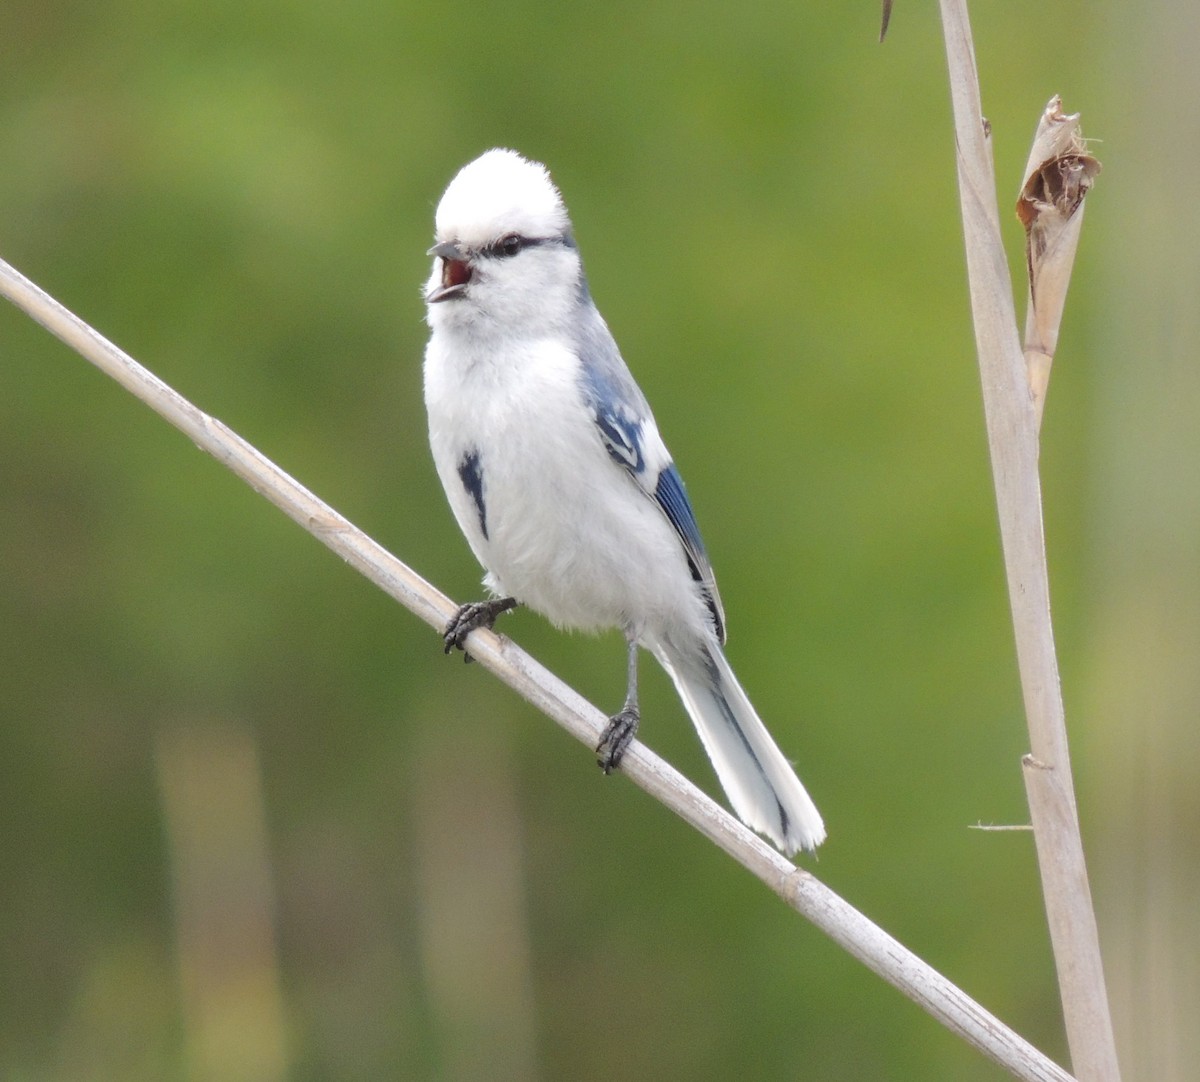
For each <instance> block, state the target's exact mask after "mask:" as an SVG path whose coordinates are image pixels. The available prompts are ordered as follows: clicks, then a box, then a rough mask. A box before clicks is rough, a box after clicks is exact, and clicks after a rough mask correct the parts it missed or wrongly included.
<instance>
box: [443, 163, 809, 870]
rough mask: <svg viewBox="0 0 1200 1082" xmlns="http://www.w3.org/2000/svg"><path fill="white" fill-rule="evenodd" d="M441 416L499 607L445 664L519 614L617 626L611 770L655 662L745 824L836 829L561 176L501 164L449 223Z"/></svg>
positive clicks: (461, 628) (451, 467)
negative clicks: (765, 705) (664, 432)
mask: <svg viewBox="0 0 1200 1082" xmlns="http://www.w3.org/2000/svg"><path fill="white" fill-rule="evenodd" d="M435 224H436V235H435V240H436V243H435V244H434V246H433V247H432V248H431V249H430V250H429V254H430V255H432V256H434V263H433V272H432V274H431V276H430V279H429V283H428V286H427V291H426V293H425V300H426V302H427V304H428V315H427V319H428V322H429V326H430V328H431V331H432V334H431V335H430V338H429V345H428V347H427V349H426V351H425V404H426V407H427V409H428V411H429V439H430V443H431V445H432V448H433V458H434V462H435V464H436V466H437V471H438V476H439V477H440V478H441V480H442V484H443V485H444V486H445V489H446V495H447V496H448V498H449V500H450V506H451V508H453V510H454V515H455V518H456V519H457V520H458V524H459V526H460V527H461V528H462V531H463V533H464V534H465V535H466V538H467V541H468V542H469V544H470V546H471V549H472V551H473V552H474V553H475V556H476V558H477V559H478V560H479V562H480V563H481V564H482V565H483V567H484V568H485V570H486V572H487V574H486V575H485V576H484V580H483V581H484V584H485V586H486V587H487V588H488V589H489V590H490V591H491V592H492V593H493V594H494V595H495V596H494V598H493V599H491V600H488V601H481V602H476V603H474V604H471V605H464V606H463V607H462V608H461V609H460V610H459V612H458V614H457V615H456V617H455V618H454V620H452V621H451V622H450V625H449V626H448V627H447V629H446V632H445V643H446V651H447V652H449V651H450V650H451V649H452V648H453V647H455V646H457V647H459V648H460V649H461V648H463V646H464V642H465V640H466V637H467V635H468V634H470V632H471V631H473V630H474V629H475V628H477V627H491V626H492V623H493V621H494V620H495V619H496V617H497V616H498V615H499V614H500V613H501V612H504V611H506V610H507V609H511V608H513V607H514V606H516V605H517V604H523V605H527V606H529V608H531V609H533V610H535V611H536V612H540V613H541V614H542V615H543V616H545V617H547V618H548V619H549V620H551V621H552V622H553V623H555V624H556V625H558V626H560V627H564V628H577V629H580V630H587V631H595V630H600V629H604V628H610V627H617V628H620V629H621V630H622V631H623V632H624V634H625V638H626V641H627V642H628V644H629V681H628V688H627V694H626V698H625V704H624V706H623V707H622V709H621V710H620V711H619V712H618V713H617V714H616V715H615V716H614V717H613V718H612V719H611V720H610V722H609V725H608V728H607V729H606V730H605V732H604V735H603V737H602V739H601V740H600V743H599V745H598V746H597V748H596V752H597V756H598V761H599V764H600V766H601V767H602V768H603V769H604V771H605V772H606V773H608V772H610V771H612V770H613V768H614V767H616V766H617V764H618V763H619V762H620V760H621V757H622V755H623V754H624V753H625V750H626V748H627V747H628V746H629V744H630V742H631V741H632V740H633V737H634V734H635V732H636V731H637V726H638V720H639V712H638V700H637V648H638V646H644V647H645V648H646V649H647V650H649V651H650V652H651V653H652V654H654V656H655V657H656V658H657V659H658V660H659V662H660V663H661V664H662V666H663V668H665V669H666V670H667V672H668V673H669V674H670V676H671V678H672V680H674V682H675V687H676V688H677V689H678V691H679V695H680V697H681V698H682V699H683V702H684V705H685V706H686V707H687V710H688V713H689V714H690V715H691V717H692V721H693V722H694V723H695V725H696V729H697V731H698V732H699V734H700V739H701V740H702V741H703V743H704V747H705V749H706V750H707V752H708V755H709V758H710V759H712V763H713V766H714V767H715V768H716V772H717V777H718V778H719V779H720V781H721V784H722V785H723V786H724V788H725V792H726V793H727V794H728V795H729V799H730V802H731V803H732V804H733V808H734V810H735V811H736V812H737V814H738V815H739V816H740V817H741V819H742V820H743V821H744V822H745V823H746V824H747V825H749V826H750V827H752V828H753V829H755V830H757V831H759V832H760V833H762V834H764V835H766V836H767V837H768V838H769V839H770V840H771V841H772V842H774V844H775V845H776V846H778V847H779V849H781V850H782V851H783V852H784V853H787V854H788V855H791V854H793V853H795V852H796V851H797V850H798V849H808V850H814V849H815V848H816V847H817V846H818V845H820V844H821V842H822V841H823V840H824V838H825V826H824V824H823V823H822V822H821V816H820V813H819V812H818V811H817V809H816V807H815V806H814V804H813V802H812V800H811V799H810V798H809V796H808V793H806V792H805V791H804V786H803V785H801V784H800V780H799V779H798V778H797V777H796V774H795V772H794V771H793V770H792V767H791V766H790V764H789V763H788V761H787V760H786V759H785V758H784V757H783V754H782V753H781V752H780V750H779V748H778V747H776V745H775V742H774V741H773V740H772V739H771V736H770V734H769V733H768V732H767V730H766V727H765V726H764V725H763V723H762V721H760V720H759V717H758V714H757V713H755V711H754V707H753V706H751V705H750V700H749V699H748V698H747V697H746V694H745V692H743V691H742V688H741V686H740V685H739V684H738V682H737V679H736V678H735V677H734V675H733V670H732V669H731V668H730V667H729V663H728V662H727V661H726V660H725V655H724V653H723V652H722V650H721V646H722V644H723V643H724V642H725V614H724V611H723V609H722V606H721V599H720V596H719V595H718V593H717V583H716V579H715V578H714V577H713V569H712V565H711V564H710V563H709V560H708V555H707V554H706V552H705V550H704V543H703V542H702V541H701V539H700V532H699V530H698V528H697V526H696V519H695V516H694V515H693V513H692V508H691V505H690V504H689V503H688V498H687V494H686V492H685V491H684V487H683V482H682V480H681V479H680V476H679V471H678V470H677V469H676V468H675V465H674V463H673V462H672V461H671V455H670V453H669V452H668V451H667V448H666V446H665V445H664V443H663V441H662V439H661V437H660V436H659V434H658V428H657V426H656V425H655V423H654V417H653V416H652V415H651V413H650V407H649V405H648V404H647V402H646V399H645V397H644V396H643V395H642V392H641V391H640V390H639V389H638V386H637V384H636V383H635V382H634V380H633V376H632V375H630V372H629V369H628V368H626V367H625V363H624V361H622V360H621V355H620V353H619V352H618V350H617V345H616V343H615V342H614V341H613V338H612V335H611V334H610V333H609V331H608V327H607V326H606V325H605V323H604V320H603V319H602V318H601V316H600V313H599V312H598V311H597V310H596V306H595V305H594V304H593V303H592V298H591V295H590V293H589V292H588V286H587V280H586V278H585V277H584V273H583V264H582V262H581V261H580V258H579V251H578V249H577V248H576V246H575V238H574V236H573V234H572V230H571V222H570V219H569V218H568V217H567V211H566V207H564V205H563V201H562V197H561V196H560V195H559V193H558V190H557V189H556V188H555V186H554V184H553V183H552V182H551V180H550V176H549V174H548V173H547V171H546V168H545V166H543V165H540V164H538V163H536V162H531V161H527V160H526V159H525V158H523V157H521V156H520V155H519V154H517V153H516V152H515V151H512V150H489V151H488V152H487V153H486V154H484V155H482V156H481V157H479V158H477V159H476V160H475V161H473V162H471V163H470V164H469V165H467V166H465V167H464V168H463V169H462V170H461V171H460V172H459V174H458V175H457V176H456V177H455V178H454V180H453V181H452V182H451V184H450V186H449V187H448V188H447V189H446V193H445V195H443V196H442V201H441V203H440V204H438V208H437V214H436V222H435Z"/></svg>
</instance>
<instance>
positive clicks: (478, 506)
mask: <svg viewBox="0 0 1200 1082" xmlns="http://www.w3.org/2000/svg"><path fill="white" fill-rule="evenodd" d="M458 476H459V478H460V480H461V481H462V483H463V488H465V489H466V490H467V495H469V496H470V497H471V499H473V500H474V501H475V510H476V511H478V512H479V528H480V529H481V530H482V531H483V537H484V540H485V541H486V540H487V535H488V526H487V506H486V505H485V504H484V502H483V467H482V466H481V465H480V462H479V452H478V451H474V450H472V451H468V452H467V453H466V454H465V455H463V456H462V461H461V462H459V464H458Z"/></svg>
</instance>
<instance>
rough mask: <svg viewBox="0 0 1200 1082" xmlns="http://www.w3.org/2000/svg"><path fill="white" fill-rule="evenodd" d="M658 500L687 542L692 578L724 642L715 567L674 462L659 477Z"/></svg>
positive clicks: (684, 548) (656, 489)
mask: <svg viewBox="0 0 1200 1082" xmlns="http://www.w3.org/2000/svg"><path fill="white" fill-rule="evenodd" d="M654 498H655V500H657V501H658V505H659V506H660V507H661V508H662V509H663V511H664V512H666V516H667V518H668V519H670V522H671V525H672V526H674V527H675V532H676V533H677V534H679V539H680V540H681V541H682V542H683V551H684V553H685V554H686V556H687V561H688V566H689V567H690V568H691V569H692V578H694V579H695V580H696V581H697V582H698V583H699V584H700V586H701V588H702V589H703V590H704V599H705V601H707V602H708V611H709V612H711V613H712V618H713V624H714V625H715V627H716V632H717V641H718V642H722V643H723V642H724V641H725V621H724V619H723V616H722V613H721V603H720V602H719V601H718V600H717V597H716V590H715V586H716V582H715V579H714V577H713V570H712V564H711V563H709V560H708V553H707V552H706V551H705V549H704V542H703V541H702V540H701V538H700V527H699V526H697V525H696V516H695V513H694V512H693V511H692V505H691V503H690V502H689V501H688V498H687V491H686V490H685V489H684V487H683V478H682V477H680V476H679V471H678V470H677V469H676V468H675V464H674V463H671V465H669V466H668V467H667V468H666V469H665V470H663V471H662V473H660V474H659V475H658V485H657V486H656V487H655V489H654Z"/></svg>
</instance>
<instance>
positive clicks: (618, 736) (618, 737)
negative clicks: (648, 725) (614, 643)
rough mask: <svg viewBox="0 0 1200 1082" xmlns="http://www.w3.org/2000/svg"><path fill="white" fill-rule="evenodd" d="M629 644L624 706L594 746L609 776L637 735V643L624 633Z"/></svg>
mask: <svg viewBox="0 0 1200 1082" xmlns="http://www.w3.org/2000/svg"><path fill="white" fill-rule="evenodd" d="M625 637H626V639H627V640H628V643H629V683H628V686H627V689H626V692H625V705H624V706H622V707H621V710H620V713H617V714H614V715H613V716H612V717H611V718H609V719H608V725H607V726H606V727H605V730H604V733H603V735H602V736H601V737H600V743H599V744H597V745H596V762H597V763H598V764H599V765H600V769H601V770H603V771H604V773H605V774H611V773H612V772H613V771H614V770H616V768H617V767H618V766H619V765H620V762H621V759H622V758H623V757H624V755H625V752H626V750H627V749H628V747H629V745H630V744H632V743H633V738H634V736H635V735H636V734H637V728H638V721H639V720H640V718H641V716H642V715H641V711H640V710H638V694H637V650H638V648H637V641H636V640H635V639H634V638H633V636H632V635H631V634H630V633H628V632H626V635H625Z"/></svg>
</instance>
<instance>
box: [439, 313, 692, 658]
mask: <svg viewBox="0 0 1200 1082" xmlns="http://www.w3.org/2000/svg"><path fill="white" fill-rule="evenodd" d="M464 338H465V336H457V335H455V336H448V335H443V334H442V333H439V332H436V331H435V333H434V334H433V336H432V337H431V339H430V342H429V347H428V349H427V351H426V358H425V398H426V406H427V409H428V411H429V426H430V442H431V444H432V447H433V456H434V461H435V463H436V465H437V470H438V474H439V476H440V477H441V480H442V484H443V486H444V487H445V489H446V493H447V496H448V497H449V500H450V504H451V507H452V508H453V510H454V514H455V517H456V518H457V520H458V523H459V526H460V527H461V528H462V530H463V533H464V534H465V535H466V537H467V540H468V542H469V543H470V545H471V548H472V550H473V551H474V553H475V555H476V557H477V558H478V559H479V561H480V563H481V564H483V566H484V567H485V568H486V569H487V571H488V575H487V577H486V579H485V582H486V583H487V585H488V586H489V587H490V588H491V589H493V590H495V591H497V592H498V593H500V594H503V595H512V596H514V597H516V598H517V599H518V600H519V601H521V602H522V603H523V604H525V605H528V606H529V607H530V608H532V609H534V610H536V611H538V612H540V613H542V614H543V615H544V616H546V617H547V618H548V619H550V620H552V621H553V622H554V623H556V624H558V625H560V626H563V627H572V628H578V629H582V630H596V629H600V628H606V627H631V628H633V629H635V631H636V632H637V633H638V634H639V636H640V635H641V634H642V633H647V634H652V633H654V632H655V631H656V630H657V629H659V628H662V627H665V626H675V627H677V628H678V627H679V626H680V625H682V626H685V627H689V626H690V627H694V628H697V629H700V628H702V627H703V626H704V621H705V617H704V606H703V602H702V600H701V599H700V597H699V593H698V591H697V589H696V587H695V584H694V583H693V581H692V578H691V574H690V571H689V569H688V566H687V561H686V559H685V557H684V554H683V550H682V548H681V546H680V543H679V540H678V537H677V536H676V534H675V531H674V529H673V527H672V526H671V525H670V523H669V522H668V521H667V519H666V517H665V516H664V515H663V513H662V511H661V510H660V509H659V507H658V505H657V504H656V503H655V502H654V501H653V499H651V498H650V497H649V496H648V495H647V494H646V493H645V492H643V491H642V490H641V489H640V488H639V487H638V485H637V483H636V482H635V481H634V480H633V478H632V477H630V475H629V474H628V473H627V472H626V471H625V470H624V469H622V468H621V467H620V466H618V465H617V464H616V463H615V462H614V461H613V460H612V459H611V458H610V456H609V455H608V452H607V451H606V450H605V448H604V445H603V443H602V441H601V438H600V435H599V432H598V430H597V429H596V427H595V424H594V422H593V420H592V417H591V415H590V413H589V411H588V408H587V406H586V404H585V402H584V399H583V395H582V393H581V389H580V385H579V381H578V362H577V360H576V358H575V357H574V356H573V355H572V354H571V353H570V352H569V351H568V350H567V349H565V348H563V347H562V346H560V345H558V344H557V343H555V342H552V341H546V340H544V339H543V340H540V341H536V342H534V343H532V344H529V345H524V344H522V345H513V344H511V343H509V344H508V346H507V348H505V349H501V350H494V349H493V350H490V351H487V352H485V351H483V350H473V349H472V348H471V347H470V343H469V341H464ZM470 453H476V454H478V456H479V464H480V470H481V473H482V477H483V495H484V501H485V507H486V522H487V536H486V537H485V536H484V533H483V529H482V528H481V524H480V518H479V512H478V508H477V507H476V505H475V502H474V500H473V499H472V497H471V496H470V494H469V493H468V492H467V490H466V488H465V486H464V484H463V482H462V479H461V478H460V476H459V467H460V464H461V463H462V462H463V459H464V457H465V456H466V455H468V454H470Z"/></svg>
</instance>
